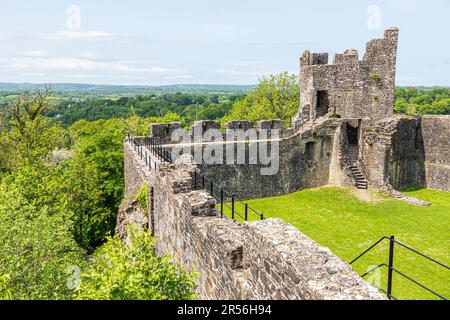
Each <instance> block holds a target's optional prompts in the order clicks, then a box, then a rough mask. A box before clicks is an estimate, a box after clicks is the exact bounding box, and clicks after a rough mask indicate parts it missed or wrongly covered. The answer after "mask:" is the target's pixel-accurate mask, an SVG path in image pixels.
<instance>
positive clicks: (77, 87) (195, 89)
mask: <svg viewBox="0 0 450 320" xmlns="http://www.w3.org/2000/svg"><path fill="white" fill-rule="evenodd" d="M41 86H43V84H35V83H7V82H0V91H2V92H18V91H30V90H34V89H36V88H37V87H41ZM254 87H255V86H254V85H215V84H176V85H166V86H120V85H93V84H82V83H54V84H51V88H52V92H53V93H58V92H60V93H75V92H79V93H83V92H84V93H98V94H112V93H114V94H120V95H126V94H131V95H134V94H164V93H176V92H182V93H245V92H248V91H249V90H251V89H253V88H254Z"/></svg>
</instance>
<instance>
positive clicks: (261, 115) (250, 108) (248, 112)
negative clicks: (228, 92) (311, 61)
mask: <svg viewBox="0 0 450 320" xmlns="http://www.w3.org/2000/svg"><path fill="white" fill-rule="evenodd" d="M299 105H300V83H299V78H298V76H296V75H292V74H289V73H287V72H282V73H280V74H277V75H271V76H269V77H268V78H262V79H261V80H260V82H259V84H258V86H257V87H256V88H255V89H254V90H252V91H251V92H249V93H248V94H247V95H246V96H245V97H244V98H243V99H241V100H238V101H236V102H235V103H234V105H233V108H232V109H231V111H230V113H229V114H228V115H226V116H225V117H224V118H223V122H226V121H230V120H251V121H256V120H264V119H281V120H284V121H285V125H287V126H289V125H290V123H291V118H292V117H293V116H294V115H295V113H296V112H297V111H298V108H299Z"/></svg>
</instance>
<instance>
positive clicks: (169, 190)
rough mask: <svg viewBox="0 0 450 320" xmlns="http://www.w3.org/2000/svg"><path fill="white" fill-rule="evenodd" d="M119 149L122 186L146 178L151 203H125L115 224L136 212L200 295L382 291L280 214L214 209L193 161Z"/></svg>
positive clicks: (367, 295) (352, 295) (319, 295)
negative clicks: (196, 179)
mask: <svg viewBox="0 0 450 320" xmlns="http://www.w3.org/2000/svg"><path fill="white" fill-rule="evenodd" d="M124 152H125V157H124V161H125V168H126V169H125V171H126V174H127V175H128V176H127V178H126V179H125V181H126V184H127V185H126V188H125V189H126V190H127V192H132V190H136V189H139V188H140V186H141V185H142V184H143V183H148V185H149V193H152V192H153V193H154V203H153V204H151V205H150V206H149V212H147V213H146V214H144V215H142V214H138V215H135V214H133V213H134V212H135V211H133V210H130V209H129V208H128V209H126V210H123V212H121V213H120V214H119V216H120V217H121V218H120V219H118V227H117V230H118V232H119V233H120V232H122V230H124V227H125V225H124V224H127V223H136V219H134V218H136V217H142V221H141V223H140V224H141V225H142V224H147V223H148V225H150V226H152V225H153V227H151V230H150V231H149V232H152V233H153V234H154V235H155V237H156V238H157V240H158V241H157V248H156V249H157V252H158V254H160V255H166V254H169V255H170V256H171V257H172V258H173V260H174V261H175V262H176V263H178V264H180V265H182V266H184V267H186V268H187V269H188V270H195V271H196V272H198V273H199V278H198V285H199V287H198V297H199V299H222V300H223V299H384V296H383V295H381V294H380V293H378V292H377V290H376V289H375V288H373V287H372V286H371V285H369V284H368V283H366V282H365V281H364V280H363V279H361V278H360V277H359V276H358V275H357V274H356V273H355V272H354V271H353V270H352V269H351V267H350V266H349V265H348V264H347V263H345V262H344V261H342V260H341V259H340V258H338V257H337V256H335V255H334V254H333V253H331V251H330V250H329V249H326V248H323V247H321V246H319V245H318V244H317V243H315V242H314V241H313V240H311V239H310V238H308V237H307V236H305V235H303V234H302V233H301V232H300V231H299V230H297V229H296V228H295V227H293V226H291V225H289V224H287V223H285V222H283V221H282V220H280V219H268V220H264V221H255V222H249V223H245V224H241V223H239V222H236V221H234V220H231V219H226V218H223V219H222V218H220V217H218V215H217V211H216V207H215V205H216V202H215V200H214V199H213V198H212V197H211V196H209V194H208V193H207V192H206V191H202V190H193V188H192V173H193V170H195V168H196V166H195V164H193V163H189V162H188V161H180V162H178V163H177V164H173V165H169V164H166V163H160V162H158V160H156V159H154V158H153V156H152V155H151V156H150V158H151V160H150V162H151V163H154V164H156V170H155V169H154V166H152V164H150V165H148V164H146V163H145V160H142V159H141V157H140V155H139V153H138V152H137V151H136V150H134V149H133V146H132V144H131V143H129V142H125V144H124ZM125 197H127V195H126V196H125ZM131 205H132V203H131ZM127 214H133V217H134V218H130V219H127V218H126V215H127ZM151 221H152V222H153V223H149V222H151Z"/></svg>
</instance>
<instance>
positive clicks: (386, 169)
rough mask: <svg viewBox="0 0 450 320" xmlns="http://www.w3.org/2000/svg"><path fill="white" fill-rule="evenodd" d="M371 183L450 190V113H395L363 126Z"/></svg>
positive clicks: (397, 186)
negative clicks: (400, 114) (402, 114)
mask: <svg viewBox="0 0 450 320" xmlns="http://www.w3.org/2000/svg"><path fill="white" fill-rule="evenodd" d="M363 136H364V142H363V145H362V161H363V162H364V164H365V167H366V169H367V174H368V178H369V182H370V185H371V186H372V187H374V188H381V187H384V186H386V185H390V186H392V187H393V188H394V189H397V190H400V189H403V188H408V187H414V186H417V187H428V188H432V189H438V190H445V191H450V158H449V156H450V154H449V141H450V116H422V117H419V116H393V117H390V118H386V119H382V120H380V121H377V122H376V123H374V124H373V125H371V126H366V127H365V128H364V135H363Z"/></svg>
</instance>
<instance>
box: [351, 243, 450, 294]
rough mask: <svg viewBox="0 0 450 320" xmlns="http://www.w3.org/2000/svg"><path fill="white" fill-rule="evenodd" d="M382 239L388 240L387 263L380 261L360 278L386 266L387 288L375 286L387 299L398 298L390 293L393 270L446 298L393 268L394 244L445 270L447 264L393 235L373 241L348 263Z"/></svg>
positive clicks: (449, 268)
mask: <svg viewBox="0 0 450 320" xmlns="http://www.w3.org/2000/svg"><path fill="white" fill-rule="evenodd" d="M383 240H389V259H388V263H385V262H383V263H380V264H379V265H377V266H375V267H373V268H372V269H370V270H369V271H367V272H366V273H364V274H363V275H361V277H362V278H364V277H365V276H367V275H368V274H370V273H372V272H374V271H375V270H377V269H379V268H381V267H386V268H387V272H388V274H387V287H386V288H387V289H386V290H384V289H382V288H379V287H377V288H378V289H379V290H380V291H382V292H383V293H385V294H386V295H387V297H388V299H389V300H392V299H394V300H398V298H396V297H395V296H393V295H392V276H393V274H394V272H395V273H396V274H398V275H400V276H402V277H403V278H405V279H407V280H408V281H411V282H413V283H414V284H416V285H418V286H419V287H421V288H422V289H424V290H426V291H427V292H429V293H431V294H433V295H435V296H437V297H439V298H440V299H443V300H447V298H446V297H444V296H443V295H441V294H439V293H437V292H436V291H434V290H432V289H430V288H429V287H427V286H425V285H424V284H422V283H420V282H419V281H417V280H415V279H413V278H411V277H410V276H407V275H406V274H405V273H403V272H401V271H400V270H398V269H396V268H394V249H395V245H396V244H397V245H399V246H401V247H403V248H405V249H407V250H409V251H411V252H413V253H415V254H417V255H419V256H421V257H422V258H425V259H427V260H429V261H431V262H433V263H435V264H437V265H439V266H441V267H443V268H445V269H447V270H450V267H449V266H447V265H446V264H444V263H442V262H439V261H437V260H436V259H433V258H431V257H429V256H427V255H426V254H424V253H422V252H419V251H418V250H416V249H414V248H411V247H410V246H408V245H406V244H404V243H401V242H400V241H397V240H395V237H394V236H390V237H386V236H385V237H382V238H381V239H380V240H378V241H377V242H375V243H374V244H373V245H371V246H370V247H369V248H368V249H366V250H365V251H364V252H363V253H361V254H360V255H359V256H357V257H356V258H355V259H353V260H352V261H351V262H350V264H353V263H354V262H355V261H357V260H359V259H360V258H361V257H363V256H364V255H365V254H366V253H368V252H369V251H371V250H372V249H373V248H375V247H376V246H377V245H379V244H380V243H381V242H382V241H383Z"/></svg>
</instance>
